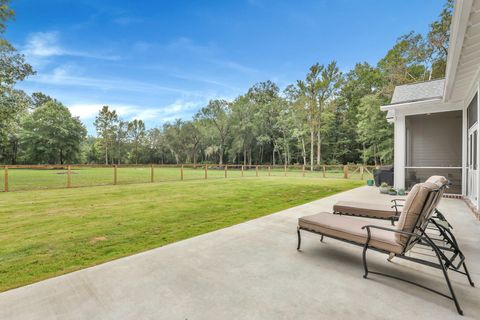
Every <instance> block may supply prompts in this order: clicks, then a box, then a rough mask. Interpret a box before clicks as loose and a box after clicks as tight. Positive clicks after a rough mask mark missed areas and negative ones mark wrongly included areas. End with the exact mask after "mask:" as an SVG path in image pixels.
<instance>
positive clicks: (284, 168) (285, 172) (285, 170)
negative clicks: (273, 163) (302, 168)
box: [283, 165, 287, 177]
mask: <svg viewBox="0 0 480 320" xmlns="http://www.w3.org/2000/svg"><path fill="white" fill-rule="evenodd" d="M283 172H284V174H285V177H286V176H287V165H285V166H284V167H283Z"/></svg>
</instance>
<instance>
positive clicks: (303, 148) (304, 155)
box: [302, 137, 307, 166]
mask: <svg viewBox="0 0 480 320" xmlns="http://www.w3.org/2000/svg"><path fill="white" fill-rule="evenodd" d="M302 158H303V165H304V166H306V165H307V151H306V150H305V139H304V138H303V137H302Z"/></svg>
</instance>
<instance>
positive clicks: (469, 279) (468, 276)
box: [463, 262, 475, 287]
mask: <svg viewBox="0 0 480 320" xmlns="http://www.w3.org/2000/svg"><path fill="white" fill-rule="evenodd" d="M463 270H465V274H466V275H467V278H468V282H470V285H471V286H472V287H475V283H473V281H472V278H471V277H470V272H468V269H467V265H466V264H465V262H463Z"/></svg>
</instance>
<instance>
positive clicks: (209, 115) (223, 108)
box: [196, 100, 230, 164]
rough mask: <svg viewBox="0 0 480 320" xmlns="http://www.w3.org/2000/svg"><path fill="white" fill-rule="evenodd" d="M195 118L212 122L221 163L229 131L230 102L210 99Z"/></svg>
mask: <svg viewBox="0 0 480 320" xmlns="http://www.w3.org/2000/svg"><path fill="white" fill-rule="evenodd" d="M196 118H197V119H198V120H201V121H204V122H206V123H208V124H212V125H213V126H214V128H215V129H216V132H217V135H218V136H217V142H218V147H219V164H223V157H224V152H225V146H226V141H227V138H228V134H229V133H230V119H229V118H230V103H228V102H227V101H226V100H210V102H209V103H208V105H207V106H206V107H204V108H202V109H201V110H200V112H199V113H197V115H196Z"/></svg>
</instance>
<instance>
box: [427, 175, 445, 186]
mask: <svg viewBox="0 0 480 320" xmlns="http://www.w3.org/2000/svg"><path fill="white" fill-rule="evenodd" d="M425 182H429V183H434V184H435V185H436V186H437V188H441V187H443V186H444V185H446V184H447V183H448V180H447V178H445V177H444V176H431V177H430V178H428V179H427V181H425Z"/></svg>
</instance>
